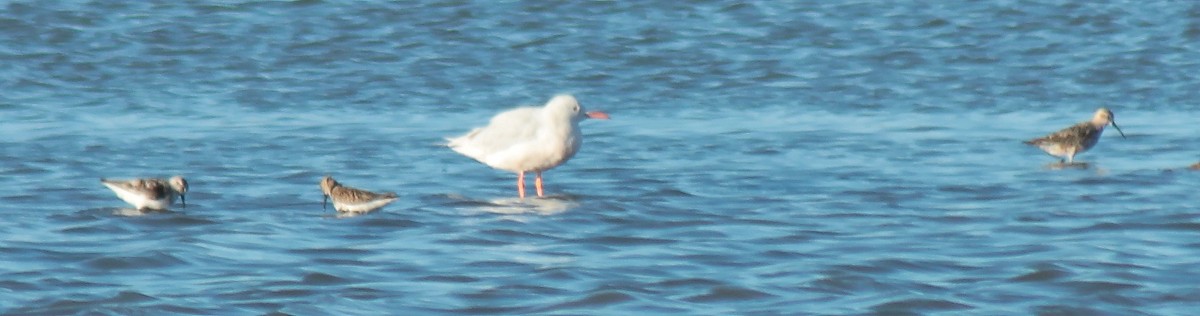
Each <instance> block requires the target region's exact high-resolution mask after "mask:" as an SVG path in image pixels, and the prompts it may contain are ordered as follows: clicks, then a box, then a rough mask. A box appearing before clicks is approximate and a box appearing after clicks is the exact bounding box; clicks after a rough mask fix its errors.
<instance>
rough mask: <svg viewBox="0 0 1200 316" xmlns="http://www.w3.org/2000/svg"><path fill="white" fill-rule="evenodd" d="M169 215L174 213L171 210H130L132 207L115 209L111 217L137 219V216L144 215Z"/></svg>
mask: <svg viewBox="0 0 1200 316" xmlns="http://www.w3.org/2000/svg"><path fill="white" fill-rule="evenodd" d="M171 213H174V212H173V211H171V210H151V209H146V210H139V209H136V208H132V207H123V208H116V209H113V212H112V214H113V215H117V216H126V217H138V216H146V215H153V214H171Z"/></svg>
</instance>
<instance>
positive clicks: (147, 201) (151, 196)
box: [100, 176, 188, 211]
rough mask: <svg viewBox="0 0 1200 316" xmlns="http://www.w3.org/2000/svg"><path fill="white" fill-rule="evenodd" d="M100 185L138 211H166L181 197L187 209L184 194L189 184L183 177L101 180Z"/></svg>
mask: <svg viewBox="0 0 1200 316" xmlns="http://www.w3.org/2000/svg"><path fill="white" fill-rule="evenodd" d="M100 183H102V184H104V186H106V187H108V188H109V189H110V190H112V191H113V192H114V193H116V194H117V197H119V198H121V200H124V201H125V202H126V203H129V204H132V205H133V207H135V208H137V209H138V210H158V211H161V210H165V209H167V207H168V206H171V204H172V203H175V197H179V199H180V201H182V202H183V207H187V198H186V197H185V196H184V194H186V193H187V191H188V183H187V180H184V179H183V177H181V176H174V177H171V178H170V179H132V180H109V179H103V178H101V179H100Z"/></svg>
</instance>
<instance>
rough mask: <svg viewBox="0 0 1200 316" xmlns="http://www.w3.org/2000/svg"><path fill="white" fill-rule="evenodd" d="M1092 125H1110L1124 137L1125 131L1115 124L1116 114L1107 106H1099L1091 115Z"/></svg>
mask: <svg viewBox="0 0 1200 316" xmlns="http://www.w3.org/2000/svg"><path fill="white" fill-rule="evenodd" d="M1092 125H1095V126H1097V127H1100V128H1103V127H1104V126H1108V125H1112V126H1113V127H1114V128H1116V129H1117V133H1121V138H1125V132H1123V131H1121V127H1120V126H1117V121H1116V116H1114V115H1113V112H1112V111H1110V110H1109V109H1108V108H1100V109H1097V110H1096V114H1095V115H1092Z"/></svg>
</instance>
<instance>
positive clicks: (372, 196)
mask: <svg viewBox="0 0 1200 316" xmlns="http://www.w3.org/2000/svg"><path fill="white" fill-rule="evenodd" d="M321 191H322V192H323V193H324V194H325V198H324V199H323V200H322V201H321V207H322V208H324V207H325V205H327V204H326V203H328V202H329V200H331V199H332V200H333V209H335V210H337V211H338V212H347V213H366V212H370V211H373V210H375V209H378V208H380V207H383V206H384V205H387V204H388V203H392V201H395V200H396V199H397V197H396V194H395V193H391V192H387V193H374V192H370V191H366V190H360V189H355V188H351V187H348V186H344V185H342V184H341V183H338V182H337V181H335V180H333V177H329V176H326V177H325V178H322V179H321Z"/></svg>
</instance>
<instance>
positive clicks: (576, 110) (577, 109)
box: [574, 105, 579, 113]
mask: <svg viewBox="0 0 1200 316" xmlns="http://www.w3.org/2000/svg"><path fill="white" fill-rule="evenodd" d="M574 111H575V112H576V113H578V112H579V106H578V105H576V106H575V110H574Z"/></svg>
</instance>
